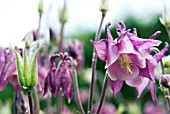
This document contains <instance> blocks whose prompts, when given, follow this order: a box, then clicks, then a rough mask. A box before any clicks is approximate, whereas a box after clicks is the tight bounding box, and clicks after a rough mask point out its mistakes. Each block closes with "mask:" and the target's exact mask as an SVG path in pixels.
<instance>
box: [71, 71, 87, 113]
mask: <svg viewBox="0 0 170 114" xmlns="http://www.w3.org/2000/svg"><path fill="white" fill-rule="evenodd" d="M73 76H74V87H75V92H76V99H77V103H78V107H79V110H80V112H81V114H85V112H84V109H83V106H82V102H81V99H80V92H79V87H78V81H77V72H76V70H75V69H74V75H73Z"/></svg>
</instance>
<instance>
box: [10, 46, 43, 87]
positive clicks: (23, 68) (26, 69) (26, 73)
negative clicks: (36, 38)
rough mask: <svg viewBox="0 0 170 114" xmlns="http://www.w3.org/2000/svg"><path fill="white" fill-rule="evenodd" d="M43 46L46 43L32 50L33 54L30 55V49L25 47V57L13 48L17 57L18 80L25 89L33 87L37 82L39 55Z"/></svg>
mask: <svg viewBox="0 0 170 114" xmlns="http://www.w3.org/2000/svg"><path fill="white" fill-rule="evenodd" d="M25 45H26V44H25ZM42 46H44V44H42V45H40V46H39V47H38V48H37V49H36V50H35V51H34V52H32V54H31V56H28V53H27V51H28V50H27V49H26V47H25V48H24V55H23V58H22V56H21V55H20V53H19V52H17V51H16V50H15V49H13V50H14V52H15V57H16V64H17V72H18V81H19V84H20V85H21V87H23V88H24V89H32V88H33V87H34V86H35V85H36V83H37V57H38V53H39V51H40V49H41V48H42Z"/></svg>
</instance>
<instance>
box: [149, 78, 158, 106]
mask: <svg viewBox="0 0 170 114" xmlns="http://www.w3.org/2000/svg"><path fill="white" fill-rule="evenodd" d="M150 91H151V96H152V100H153V101H154V103H157V98H156V88H155V83H154V81H150Z"/></svg>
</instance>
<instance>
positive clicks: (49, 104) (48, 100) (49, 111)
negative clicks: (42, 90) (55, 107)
mask: <svg viewBox="0 0 170 114" xmlns="http://www.w3.org/2000/svg"><path fill="white" fill-rule="evenodd" d="M46 101H47V114H52V112H51V109H50V106H51V98H50V95H48V96H47V99H46Z"/></svg>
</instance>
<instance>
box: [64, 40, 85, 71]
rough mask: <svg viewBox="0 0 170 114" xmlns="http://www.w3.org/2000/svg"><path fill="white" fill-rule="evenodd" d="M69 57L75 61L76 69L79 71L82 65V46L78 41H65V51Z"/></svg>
mask: <svg viewBox="0 0 170 114" xmlns="http://www.w3.org/2000/svg"><path fill="white" fill-rule="evenodd" d="M64 50H65V51H66V52H67V53H68V55H69V56H71V57H72V58H73V59H75V60H76V61H77V66H76V69H77V70H80V69H81V68H82V67H83V63H84V51H83V44H82V42H80V41H79V40H68V41H66V45H65V49H64Z"/></svg>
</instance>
